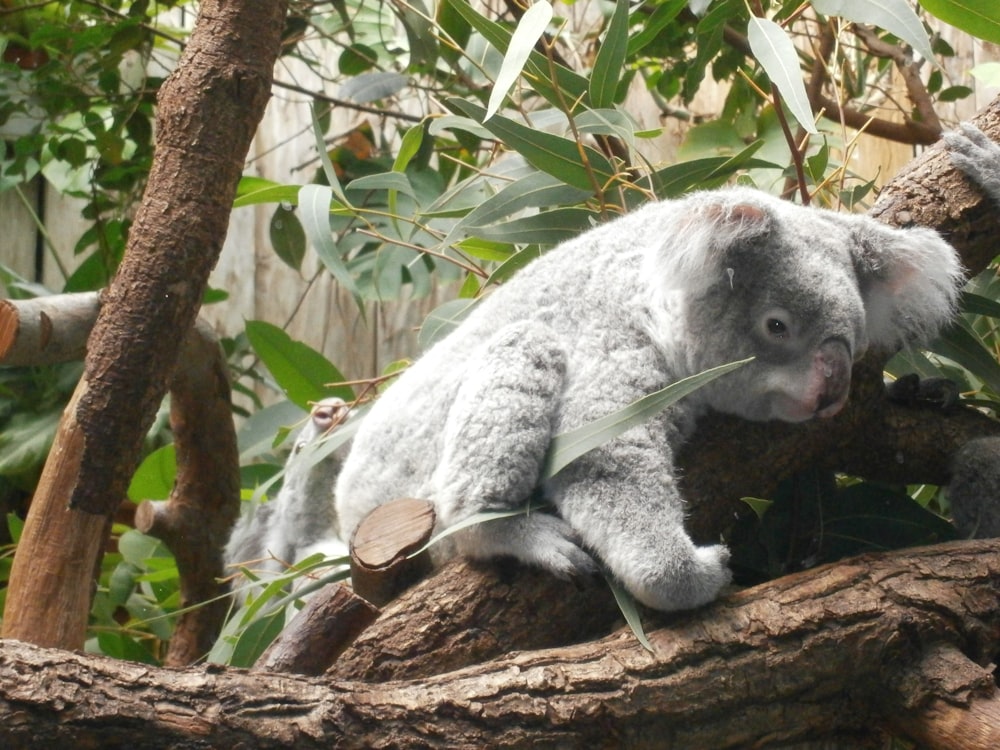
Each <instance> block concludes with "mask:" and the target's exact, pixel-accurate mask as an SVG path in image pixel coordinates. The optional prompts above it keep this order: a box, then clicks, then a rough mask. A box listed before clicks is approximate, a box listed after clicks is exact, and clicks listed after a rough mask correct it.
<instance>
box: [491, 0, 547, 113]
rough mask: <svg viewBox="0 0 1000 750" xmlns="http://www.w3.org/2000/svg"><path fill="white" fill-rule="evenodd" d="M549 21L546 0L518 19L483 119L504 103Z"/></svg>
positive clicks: (537, 2)
mask: <svg viewBox="0 0 1000 750" xmlns="http://www.w3.org/2000/svg"><path fill="white" fill-rule="evenodd" d="M551 20H552V6H551V5H550V4H549V3H548V0H537V1H536V2H534V3H533V4H532V5H531V6H530V7H529V8H528V9H527V10H526V11H525V12H524V15H522V16H521V19H520V20H519V21H518V22H517V28H515V29H514V33H513V34H512V35H511V38H510V42H509V43H508V45H507V51H506V54H504V57H503V65H501V66H500V72H499V73H498V74H497V78H496V81H495V82H494V83H493V89H492V91H490V99H489V103H488V104H487V106H486V116H485V117H484V118H483V119H484V120H488V119H490V118H491V117H493V115H495V114H496V113H497V112H498V111H499V110H500V106H501V105H502V104H503V100H504V99H505V98H506V97H507V93H508V92H509V91H510V90H511V88H512V87H513V86H514V84H515V83H516V82H517V79H518V78H520V77H521V71H522V70H523V69H524V64H525V63H526V62H527V61H528V57H529V56H530V55H531V53H532V51H533V50H534V48H535V44H536V43H537V42H538V40H539V39H541V38H542V34H544V33H545V29H547V28H548V25H549V21H551Z"/></svg>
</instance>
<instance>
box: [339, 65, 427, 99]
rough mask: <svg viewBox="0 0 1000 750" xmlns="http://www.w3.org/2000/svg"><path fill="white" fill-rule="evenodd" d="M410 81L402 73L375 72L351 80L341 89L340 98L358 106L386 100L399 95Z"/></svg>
mask: <svg viewBox="0 0 1000 750" xmlns="http://www.w3.org/2000/svg"><path fill="white" fill-rule="evenodd" d="M409 82H410V79H409V78H408V77H407V76H404V75H403V74H402V73H391V72H384V71H374V72H371V73H362V74H361V75H359V76H357V77H356V78H351V79H350V80H349V81H347V82H346V83H344V85H342V86H341V87H340V91H339V92H338V93H339V94H340V97H341V98H342V99H349V100H351V101H353V102H356V103H357V104H368V103H369V102H374V101H378V100H379V99H386V98H388V97H390V96H393V95H395V94H398V93H399V92H400V91H402V90H403V89H405V88H406V87H407V85H408V84H409Z"/></svg>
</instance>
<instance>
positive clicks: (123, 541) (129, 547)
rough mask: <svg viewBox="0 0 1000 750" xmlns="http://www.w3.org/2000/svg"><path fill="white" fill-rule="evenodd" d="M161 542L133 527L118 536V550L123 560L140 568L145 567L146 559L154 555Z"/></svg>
mask: <svg viewBox="0 0 1000 750" xmlns="http://www.w3.org/2000/svg"><path fill="white" fill-rule="evenodd" d="M162 544H163V543H162V542H161V541H160V540H159V539H155V538H154V537H151V536H146V535H145V534H143V533H142V532H139V531H136V530H135V529H129V530H128V531H126V532H125V533H124V534H122V535H121V537H120V538H119V540H118V551H119V552H120V553H121V556H122V559H123V560H124V561H125V562H127V563H130V564H132V565H134V566H135V567H136V568H138V569H139V570H142V569H144V568H145V567H146V564H145V563H146V560H147V559H148V558H150V557H153V556H155V555H156V554H157V553H158V551H159V550H160V548H161V547H162Z"/></svg>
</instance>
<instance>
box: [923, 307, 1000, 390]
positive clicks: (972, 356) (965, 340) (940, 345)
mask: <svg viewBox="0 0 1000 750" xmlns="http://www.w3.org/2000/svg"><path fill="white" fill-rule="evenodd" d="M929 349H930V350H931V351H933V352H936V353H937V354H941V355H943V356H945V357H948V359H950V360H952V361H954V362H957V363H958V364H960V365H961V366H962V367H964V368H965V369H967V370H968V371H969V372H971V373H972V374H973V375H975V376H976V377H977V378H979V379H980V380H982V381H983V382H984V383H986V384H987V385H988V386H989V387H990V389H991V390H992V391H993V392H994V393H998V394H1000V363H997V360H996V357H995V355H994V354H993V352H992V351H990V350H989V349H987V348H986V346H984V345H983V342H982V341H981V340H980V338H979V336H977V335H976V332H975V331H973V330H972V327H971V326H970V325H969V324H968V322H967V321H965V320H962V319H959V320H957V321H956V322H955V323H953V324H952V325H950V326H948V328H947V329H946V330H945V331H944V333H942V334H941V336H939V337H938V339H937V340H936V341H934V343H933V344H931V346H930V347H929Z"/></svg>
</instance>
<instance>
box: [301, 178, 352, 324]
mask: <svg viewBox="0 0 1000 750" xmlns="http://www.w3.org/2000/svg"><path fill="white" fill-rule="evenodd" d="M332 201H333V189H332V188H330V187H328V186H326V185H303V186H302V187H301V188H299V213H300V217H299V220H300V221H301V222H302V228H303V229H304V230H305V233H306V236H307V237H308V238H309V242H310V243H311V244H312V246H313V248H314V249H315V250H316V254H317V255H319V258H320V260H321V261H322V262H323V265H324V266H326V268H327V270H328V271H329V272H330V273H332V274H333V276H334V278H336V279H337V281H338V282H339V283H340V285H341V286H343V287H344V289H346V290H347V291H348V292H350V293H351V295H352V296H353V297H354V299H355V300H356V301H357V302H358V305H359V306H360V304H361V294H360V292H359V291H358V287H357V284H355V283H354V278H353V277H352V276H351V274H350V272H349V271H348V270H347V267H346V266H345V265H344V261H343V259H342V258H341V256H340V252H339V251H338V250H337V245H336V243H335V242H334V241H333V233H332V232H331V231H330V204H331V202H332Z"/></svg>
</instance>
